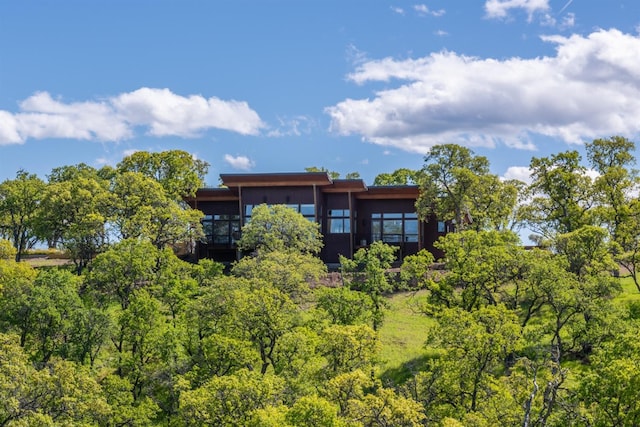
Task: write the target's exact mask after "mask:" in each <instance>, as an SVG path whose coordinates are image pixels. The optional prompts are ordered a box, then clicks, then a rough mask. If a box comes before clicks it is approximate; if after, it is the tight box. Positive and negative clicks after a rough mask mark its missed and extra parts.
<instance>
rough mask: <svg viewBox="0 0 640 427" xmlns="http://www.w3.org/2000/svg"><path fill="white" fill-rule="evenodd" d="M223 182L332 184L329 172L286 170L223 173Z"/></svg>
mask: <svg viewBox="0 0 640 427" xmlns="http://www.w3.org/2000/svg"><path fill="white" fill-rule="evenodd" d="M220 179H221V180H222V184H224V185H226V186H227V187H273V186H308V185H314V184H315V185H320V186H324V185H331V184H332V180H331V178H330V177H329V174H328V173H327V172H284V173H247V174H221V175H220Z"/></svg>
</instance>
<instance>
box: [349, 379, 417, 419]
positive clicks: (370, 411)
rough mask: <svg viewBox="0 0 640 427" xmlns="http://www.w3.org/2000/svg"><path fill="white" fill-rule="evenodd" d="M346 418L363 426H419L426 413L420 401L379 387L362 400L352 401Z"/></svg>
mask: <svg viewBox="0 0 640 427" xmlns="http://www.w3.org/2000/svg"><path fill="white" fill-rule="evenodd" d="M345 418H347V419H348V420H353V421H355V422H357V423H358V424H359V425H363V426H397V427H419V426H421V425H423V421H424V419H425V415H424V412H423V408H422V407H421V406H420V404H419V403H418V402H415V401H414V400H412V399H410V398H406V397H403V396H399V395H398V394H396V393H395V392H394V391H393V390H391V389H388V388H379V389H378V390H376V392H375V393H370V394H367V395H365V396H364V397H363V398H362V399H361V400H352V401H350V402H349V406H348V408H347V413H346V415H345Z"/></svg>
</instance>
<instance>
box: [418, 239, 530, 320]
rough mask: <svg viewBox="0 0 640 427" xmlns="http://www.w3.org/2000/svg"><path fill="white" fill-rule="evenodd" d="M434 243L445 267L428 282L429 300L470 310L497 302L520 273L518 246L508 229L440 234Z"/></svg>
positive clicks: (437, 303) (520, 249)
mask: <svg viewBox="0 0 640 427" xmlns="http://www.w3.org/2000/svg"><path fill="white" fill-rule="evenodd" d="M436 247H437V248H439V249H441V250H442V251H443V252H444V258H443V260H444V264H445V269H446V271H447V273H446V274H443V275H442V277H440V278H439V279H438V280H436V281H432V282H428V283H427V288H428V289H429V292H430V301H431V303H432V304H435V305H444V306H446V307H453V306H459V307H461V308H463V309H464V310H466V311H473V310H475V309H477V308H479V307H481V306H483V305H487V304H490V305H496V304H498V303H499V302H500V301H499V294H500V291H501V290H502V288H503V287H505V286H507V285H509V284H511V283H512V282H513V281H514V280H515V279H517V277H518V275H519V274H520V270H519V264H520V261H521V258H520V254H521V252H522V251H523V250H522V248H520V245H519V241H518V238H517V236H516V235H515V234H514V233H511V232H499V231H474V230H466V231H463V232H460V233H450V234H447V235H446V236H444V237H442V238H441V239H440V240H439V241H438V242H437V243H436Z"/></svg>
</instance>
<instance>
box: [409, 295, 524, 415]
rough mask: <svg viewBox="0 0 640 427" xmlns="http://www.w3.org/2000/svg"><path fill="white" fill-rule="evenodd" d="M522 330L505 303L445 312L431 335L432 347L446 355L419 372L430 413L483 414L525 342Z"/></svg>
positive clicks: (430, 332) (445, 310)
mask: <svg viewBox="0 0 640 427" xmlns="http://www.w3.org/2000/svg"><path fill="white" fill-rule="evenodd" d="M520 333H521V332H520V326H519V325H518V322H517V318H516V316H515V314H514V313H513V312H511V311H510V310H508V309H507V308H506V307H505V306H504V305H497V306H486V307H482V308H480V309H479V310H477V311H474V312H473V313H469V312H466V311H464V310H462V309H460V308H452V309H444V310H442V311H441V313H440V315H439V317H438V325H437V327H436V328H434V329H433V330H431V331H429V337H428V339H427V343H428V346H429V347H430V348H433V349H440V351H441V355H440V357H439V358H436V359H434V360H433V361H432V362H431V364H432V365H431V366H430V367H429V369H428V370H427V371H425V372H424V373H421V374H419V376H418V383H419V384H418V386H417V387H418V389H419V391H418V399H419V400H421V401H423V402H424V404H425V409H426V412H427V413H428V414H431V413H433V414H440V416H441V417H445V416H450V417H453V418H457V419H461V418H462V416H463V415H464V414H466V413H469V412H477V411H480V412H481V411H482V405H483V402H485V401H486V399H487V398H488V397H489V396H491V394H492V388H493V386H494V385H495V383H496V381H497V378H499V377H500V375H501V374H502V373H503V372H504V370H505V369H506V365H505V362H506V360H507V356H509V355H511V354H512V353H514V352H516V351H517V350H519V348H520V346H521V336H520Z"/></svg>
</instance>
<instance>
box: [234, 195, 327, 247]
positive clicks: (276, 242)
mask: <svg viewBox="0 0 640 427" xmlns="http://www.w3.org/2000/svg"><path fill="white" fill-rule="evenodd" d="M238 247H239V248H241V249H243V250H248V251H251V250H261V251H264V252H273V251H289V250H292V251H296V252H301V253H312V254H315V253H318V252H319V251H320V249H321V248H322V235H321V234H320V231H319V225H318V224H316V223H315V222H311V221H308V220H307V219H305V218H304V217H303V216H302V215H301V214H299V213H298V212H296V211H294V210H293V209H291V208H289V207H287V206H285V205H273V206H268V205H266V204H262V205H259V206H256V207H254V208H253V210H252V212H251V221H250V222H249V223H247V224H245V226H244V227H242V237H241V238H240V240H239V241H238Z"/></svg>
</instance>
